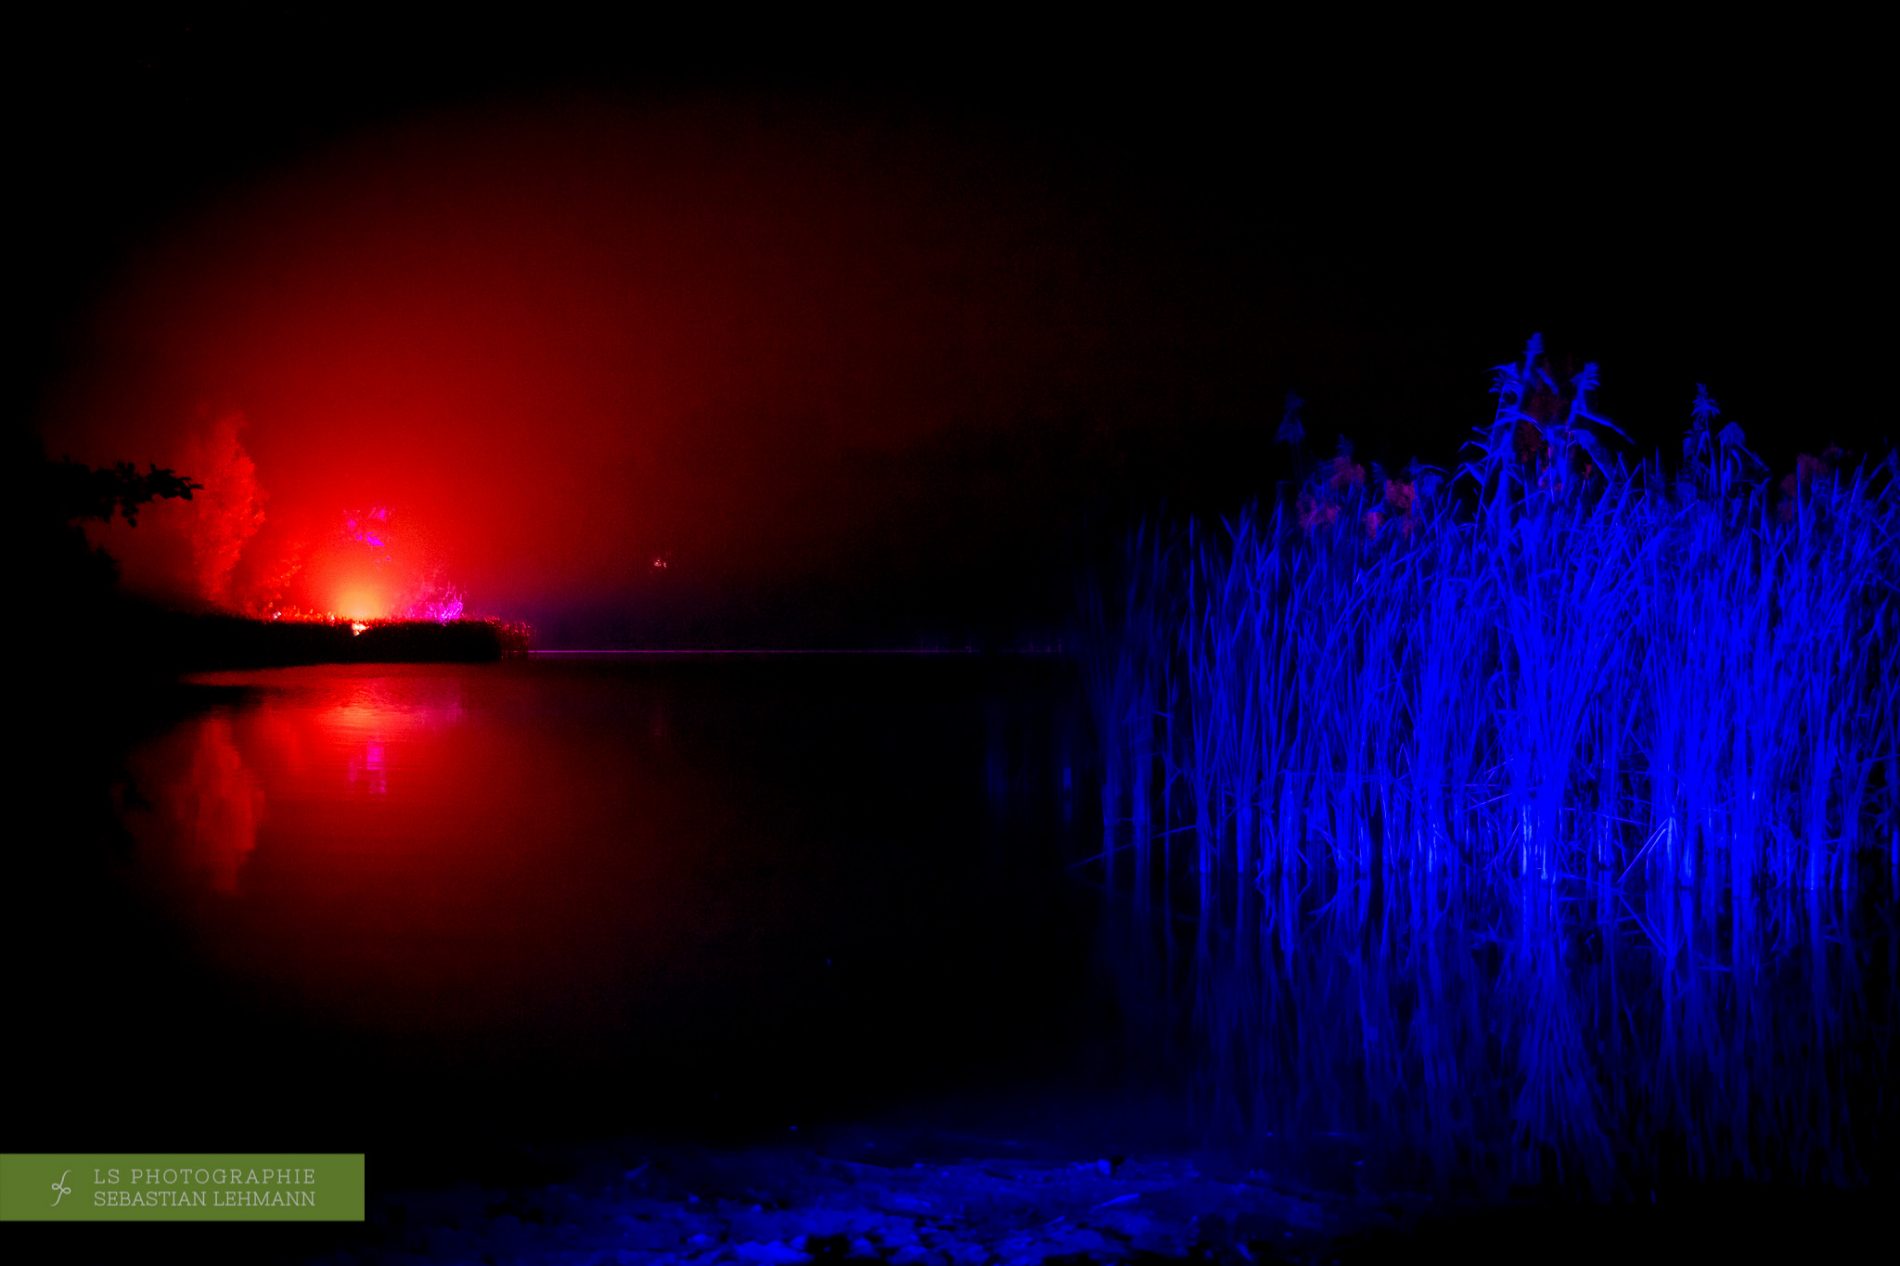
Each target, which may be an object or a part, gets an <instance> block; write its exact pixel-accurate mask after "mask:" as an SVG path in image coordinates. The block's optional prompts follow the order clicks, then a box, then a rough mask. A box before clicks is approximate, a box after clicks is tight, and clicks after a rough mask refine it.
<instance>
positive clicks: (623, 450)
mask: <svg viewBox="0 0 1900 1266" xmlns="http://www.w3.org/2000/svg"><path fill="white" fill-rule="evenodd" d="M995 167H996V160H995V158H994V157H993V156H986V155H984V154H981V153H978V152H976V151H974V150H968V149H965V148H961V147H959V146H958V145H956V144H953V143H950V142H947V141H944V140H942V139H940V138H936V137H932V136H927V135H924V134H922V133H918V132H912V131H906V130H904V129H902V128H897V127H888V128H886V127H869V128H867V127H857V128H855V129H850V128H845V127H842V126H837V125H832V124H829V123H820V122H817V121H813V120H811V119H803V120H800V119H786V118H777V117H772V116H771V115H770V114H769V113H768V112H766V111H763V110H759V111H754V112H751V113H747V112H744V111H740V110H738V109H735V108H734V107H731V106H722V107H719V108H716V109H714V108H706V109H692V110H684V109H682V110H675V111H672V112H667V113H660V114H637V113H634V112H631V111H629V110H625V109H621V108H619V107H616V106H612V105H607V104H585V105H574V104H568V105H562V106H557V107H546V108H537V109H533V110H518V111H515V112H504V111H490V112H484V113H471V114H460V115H453V116H443V117H437V118H433V119H429V120H426V121H422V122H416V123H412V124H410V125H407V126H405V127H403V128H400V129H397V130H392V131H389V132H386V133H383V134H379V135H375V136H372V137H369V138H367V139H359V140H358V141H357V142H355V143H352V144H350V145H347V146H344V147H341V148H338V149H336V150H334V151H331V152H328V153H326V154H323V155H320V156H317V157H315V158H313V159H311V160H309V161H307V162H305V163H304V164H303V165H301V166H299V167H296V168H295V169H293V170H288V171H285V172H282V173H280V174H279V175H278V176H277V177H276V178H275V179H273V180H271V181H270V182H268V183H267V184H264V185H263V186H261V187H258V188H254V189H251V190H247V191H243V192H241V193H238V194H235V195H232V196H231V197H229V198H228V199H226V200H225V201H224V202H223V203H222V204H221V205H217V206H214V207H212V208H209V209H208V210H205V211H204V212H203V213H202V214H200V215H199V216H198V217H197V218H196V219H194V220H192V221H191V222H189V223H185V224H182V225H179V226H178V227H177V229H176V231H175V232H174V233H172V234H171V235H170V236H169V237H168V238H167V239H166V240H164V241H162V242H160V243H157V244H156V245H155V246H154V247H153V248H152V249H151V250H150V251H149V252H148V253H147V254H146V255H145V256H144V257H143V258H141V259H139V260H138V261H137V262H136V265H135V266H134V267H133V268H131V269H130V270H129V273H128V276H127V278H126V280H125V283H124V285H123V287H122V288H121V289H120V291H119V292H118V293H117V294H116V296H115V297H114V298H113V299H112V300H111V301H110V302H109V303H108V304H106V305H105V306H104V307H103V309H102V310H101V312H100V314H99V317H98V320H97V322H96V325H95V328H94V330H93V334H92V341H91V343H90V346H89V348H88V355H87V357H86V359H85V364H84V369H83V372H82V373H81V374H79V375H77V376H76V379H75V381H74V382H73V383H72V384H71V386H70V389H69V390H68V391H67V392H66V393H65V395H64V396H63V397H61V398H60V399H59V402H58V404H57V406H56V408H55V411H54V415H53V416H52V417H51V418H50V419H49V422H48V426H47V436H48V448H49V449H50V450H51V451H52V452H53V453H54V454H55V455H58V454H60V453H62V452H70V453H71V454H72V455H74V456H80V457H86V458H90V459H93V460H104V459H110V458H118V457H127V458H133V459H137V460H140V461H144V460H157V461H159V462H160V463H161V464H162V463H166V462H172V463H175V464H177V465H178V466H179V468H180V469H181V471H182V472H183V473H187V474H192V475H196V476H198V477H199V478H201V479H203V478H205V475H204V474H202V473H200V470H198V469H194V468H193V466H194V463H195V460H196V450H194V448H193V445H198V444H202V442H203V441H202V440H201V439H195V438H194V436H198V435H200V433H201V431H200V429H199V428H198V427H196V426H194V423H193V419H194V418H195V417H200V416H211V417H221V416H224V415H225V414H226V413H227V412H229V411H234V410H241V411H242V412H243V414H244V415H245V416H246V417H247V418H248V419H249V425H248V427H247V429H246V430H245V431H244V433H243V437H242V438H243V444H244V446H245V447H246V448H247V449H248V452H249V454H250V456H251V457H253V458H254V459H255V462H256V475H257V482H258V483H259V484H260V485H261V487H262V491H263V494H264V495H265V496H266V497H267V501H265V502H264V503H263V510H264V514H265V516H266V517H265V522H264V526H263V529H262V531H260V532H258V533H257V535H256V536H255V538H254V539H247V540H245V541H242V542H239V541H238V540H237V539H236V536H237V535H239V534H240V533H236V532H235V528H233V529H232V531H228V532H227V533H226V535H225V536H224V537H223V538H222V539H221V540H220V541H218V542H217V543H216V544H215V546H213V547H212V549H213V557H214V558H215V562H216V566H215V568H213V570H214V571H217V570H218V569H223V570H222V571H219V572H218V574H220V575H222V576H224V577H226V578H227V581H226V582H225V583H223V584H222V585H221V584H219V583H210V584H201V585H200V586H199V593H200V595H201V596H202V597H204V598H207V599H210V600H213V601H217V602H222V603H227V604H232V605H240V606H242V605H251V606H254V607H255V606H260V605H268V604H269V603H271V602H276V601H290V602H294V603H296V604H298V605H305V606H309V607H312V608H314V609H324V608H326V607H334V606H335V605H336V604H338V603H342V602H345V601H346V597H345V593H344V591H345V590H348V589H352V588H362V586H361V585H358V584H357V583H356V580H355V579H353V576H354V573H352V572H351V568H350V566H349V565H347V560H346V559H344V560H339V558H338V557H337V553H336V550H335V549H334V548H333V546H334V545H335V542H336V539H337V533H338V524H339V523H340V522H341V521H342V518H343V516H344V515H345V514H347V513H349V512H350V511H352V510H353V509H357V508H360V507H364V506H370V505H382V506H387V507H389V508H390V509H391V511H392V513H394V514H395V515H397V516H399V518H400V521H401V522H402V523H404V524H405V525H407V527H408V530H409V532H410V533H411V536H410V541H409V547H408V548H409V557H408V561H407V562H406V563H405V566H409V567H413V568H415V569H430V568H440V569H441V572H442V574H444V575H446V576H448V577H450V578H451V579H452V581H453V582H454V583H455V584H457V585H458V586H459V587H460V588H461V589H462V590H464V591H465V592H466V594H467V596H468V600H469V609H470V611H471V612H472V613H475V612H482V613H486V612H497V613H503V614H529V615H533V614H536V613H539V612H543V611H546V610H549V609H550V608H556V609H558V608H559V607H560V606H561V604H563V603H578V602H594V603H599V602H602V601H607V602H610V603H612V602H621V603H624V604H626V605H627V606H629V607H637V606H638V605H639V603H640V601H641V596H640V595H641V587H642V586H651V585H653V584H655V583H662V582H663V581H664V579H665V578H666V577H682V576H684V577H688V578H691V577H697V578H698V581H697V583H700V584H708V583H710V584H712V585H714V586H715V587H727V588H732V589H738V590H743V589H744V588H745V587H747V586H749V585H753V584H757V583H761V582H765V581H769V580H772V579H774V578H783V577H784V576H787V575H796V574H798V572H799V570H800V569H801V568H803V567H805V566H807V565H808V564H809V562H810V561H811V560H812V559H814V558H821V557H824V556H825V555H827V554H830V553H834V552H836V551H838V550H841V549H846V548H848V546H849V541H850V538H851V537H852V536H853V535H854V534H861V533H867V532H875V531H877V530H879V525H880V523H882V522H883V521H884V520H885V519H886V518H887V517H888V516H889V515H891V514H893V513H898V512H900V511H901V507H897V506H893V505H892V504H891V503H892V502H893V500H894V499H895V494H894V493H892V492H889V491H887V490H885V489H882V488H879V487H876V486H865V484H864V483H863V481H862V479H861V476H860V475H859V474H858V473H857V472H859V471H861V470H862V469H865V462H866V461H867V460H869V461H870V462H871V468H873V469H875V468H876V466H875V462H876V459H877V457H878V455H879V454H885V455H889V454H896V453H901V452H902V451H904V450H905V449H906V448H908V447H910V446H913V445H916V444H919V443H920V442H923V441H926V440H929V439H930V438H931V437H936V436H940V435H941V433H943V432H945V431H946V430H949V429H953V428H984V427H996V428H1004V429H1006V428H1007V427H1008V426H1009V425H1013V424H1018V423H1020V422H1022V421H1023V420H1024V419H1034V418H1035V417H1037V416H1039V415H1042V414H1046V413H1049V412H1052V411H1055V410H1058V409H1060V408H1062V407H1065V402H1066V401H1068V400H1069V398H1070V396H1072V394H1073V391H1074V388H1075V384H1076V383H1077V382H1079V381H1081V380H1083V379H1087V380H1089V381H1090V382H1091V383H1093V384H1094V386H1093V390H1094V391H1095V392H1096V394H1097V396H1098V397H1100V396H1102V395H1103V393H1104V392H1106V393H1107V394H1108V395H1111V396H1112V395H1114V394H1115V393H1116V392H1117V391H1118V390H1119V388H1120V385H1121V384H1119V383H1118V382H1117V381H1116V376H1117V374H1118V373H1120V372H1122V371H1120V370H1118V369H1115V368H1112V367H1114V366H1118V365H1122V364H1125V363H1128V362H1132V361H1134V360H1136V359H1139V356H1138V355H1137V353H1140V354H1142V355H1146V356H1148V357H1149V358H1152V356H1153V354H1154V349H1155V347H1156V345H1157V339H1159V342H1160V344H1161V345H1162V346H1163V347H1164V349H1165V344H1166V341H1167V331H1168V330H1169V329H1170V328H1171V327H1170V325H1169V322H1168V320H1167V314H1166V313H1165V312H1158V311H1155V310H1152V309H1150V310H1146V311H1143V312H1142V314H1141V315H1142V318H1143V319H1142V321H1141V322H1140V323H1135V322H1130V321H1128V320H1126V319H1122V320H1121V321H1120V324H1119V325H1118V324H1116V323H1114V322H1112V321H1109V320H1107V319H1105V318H1104V317H1103V315H1102V314H1103V312H1104V311H1105V310H1110V309H1117V308H1119V309H1120V310H1121V311H1122V312H1123V314H1124V318H1125V315H1126V313H1127V311H1128V310H1130V309H1131V308H1135V307H1139V306H1142V305H1145V304H1147V303H1148V302H1149V300H1148V299H1147V298H1145V297H1143V293H1142V292H1143V287H1142V286H1140V285H1139V284H1137V283H1135V282H1134V281H1133V280H1132V279H1131V278H1129V277H1128V276H1126V275H1124V274H1125V271H1126V270H1125V269H1124V268H1123V267H1121V266H1120V265H1119V264H1118V263H1117V260H1118V258H1121V257H1122V256H1121V255H1120V254H1119V253H1118V252H1116V251H1114V250H1112V249H1111V248H1110V247H1109V245H1108V244H1107V235H1106V234H1105V233H1104V231H1103V230H1102V229H1101V228H1100V227H1099V221H1098V218H1097V217H1095V216H1093V215H1091V214H1086V213H1084V212H1083V211H1081V210H1079V209H1077V208H1075V207H1073V206H1069V207H1066V208H1065V206H1064V205H1063V203H1062V202H1061V200H1060V199H1058V198H1056V197H1054V196H1052V195H1049V194H1048V193H1046V192H1038V191H1036V190H1035V189H1034V188H1033V187H1032V182H1031V181H1029V180H1027V179H1025V178H1023V177H1021V175H1020V174H1011V173H1009V172H1004V171H999V170H995ZM1136 324H1139V325H1140V330H1141V332H1140V335H1139V337H1138V338H1137V336H1136V335H1135V334H1133V333H1132V332H1131V327H1133V326H1134V325H1136ZM1164 354H1165V351H1164ZM1104 366H1110V367H1111V368H1109V369H1107V370H1105V369H1104ZM1104 379H1106V381H1104ZM225 499H226V500H229V499H230V497H229V496H226V498H225ZM973 509H974V510H978V511H979V512H980V507H973ZM233 513H234V514H235V513H236V512H235V511H234V512H233ZM226 526H227V527H230V526H231V525H229V524H227V525H226ZM139 530H141V531H142V530H143V527H141V529H139ZM121 535H123V533H121ZM237 547H241V548H240V553H241V554H242V557H241V558H238V559H235V560H228V559H227V557H226V554H227V552H228V551H229V550H231V549H232V548H237ZM656 557H664V558H666V559H667V560H668V562H669V566H668V567H667V568H663V569H658V568H655V567H654V566H653V560H654V559H655V558H656ZM135 561H137V562H139V564H140V565H138V566H133V565H128V573H129V574H131V575H132V576H133V578H134V579H135V580H140V581H142V582H144V581H149V580H150V577H151V575H153V574H155V573H152V572H148V571H147V570H146V569H145V568H144V566H143V561H144V560H135ZM227 561H229V562H230V566H229V567H228V568H227V567H226V566H225V564H226V562H227ZM210 565H211V564H210V562H206V563H204V564H203V565H202V566H201V570H202V567H203V566H210ZM656 578H658V579H656ZM240 590H241V592H240ZM283 595H293V596H283Z"/></svg>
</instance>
